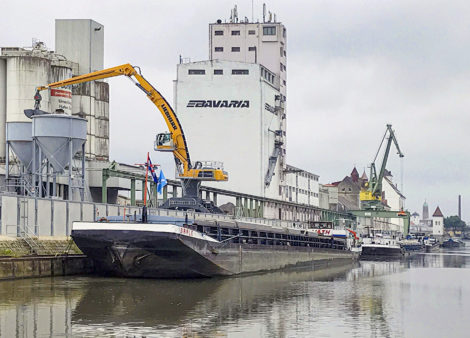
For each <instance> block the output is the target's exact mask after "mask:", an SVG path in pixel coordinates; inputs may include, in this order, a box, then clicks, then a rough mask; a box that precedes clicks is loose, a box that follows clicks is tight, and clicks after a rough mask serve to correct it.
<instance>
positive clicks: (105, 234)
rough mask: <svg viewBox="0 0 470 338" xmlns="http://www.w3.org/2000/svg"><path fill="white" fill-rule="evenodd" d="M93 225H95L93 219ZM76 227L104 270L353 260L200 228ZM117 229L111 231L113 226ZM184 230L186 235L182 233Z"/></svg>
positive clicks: (195, 270) (215, 270)
mask: <svg viewBox="0 0 470 338" xmlns="http://www.w3.org/2000/svg"><path fill="white" fill-rule="evenodd" d="M89 224H93V223H89ZM99 227H100V229H92V228H88V229H86V228H82V229H77V228H75V227H74V229H73V230H72V238H73V239H74V241H75V243H76V244H77V246H78V247H79V248H80V249H81V250H82V251H83V253H84V254H86V255H87V256H88V257H89V258H91V259H92V260H93V262H94V264H95V267H96V271H97V272H98V273H101V274H108V275H116V276H122V277H140V278H193V277H212V276H229V275H236V274H240V273H252V272H260V271H268V270H277V269H282V268H285V267H288V266H294V265H299V264H310V263H315V262H321V263H324V262H325V261H330V262H333V261H334V260H340V261H342V262H344V261H347V260H349V261H351V260H352V259H353V258H355V254H353V253H351V252H350V251H346V250H337V249H328V248H314V247H298V246H288V245H285V246H280V245H261V244H259V245H257V244H247V243H228V242H218V241H216V240H214V239H213V238H211V237H209V236H204V235H202V234H200V233H197V232H196V231H193V232H188V231H187V230H185V229H184V228H181V227H177V226H174V227H175V228H172V229H174V230H175V231H165V232H162V231H158V225H157V226H156V227H155V228H156V229H157V230H154V231H146V230H139V231H137V230H134V229H132V227H129V226H128V228H127V229H124V228H121V229H119V228H116V227H115V225H111V226H110V227H108V229H106V226H103V225H100V226H99ZM113 227H114V229H110V228H113ZM181 229H184V232H185V234H181V233H177V232H176V231H178V232H179V231H181Z"/></svg>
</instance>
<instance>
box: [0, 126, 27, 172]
mask: <svg viewBox="0 0 470 338" xmlns="http://www.w3.org/2000/svg"><path fill="white" fill-rule="evenodd" d="M6 132H7V135H6V141H7V142H8V143H9V144H10V147H11V149H12V150H13V152H14V153H15V155H16V157H18V159H19V160H20V162H21V164H23V166H24V168H25V170H26V172H31V160H32V158H33V137H32V122H7V123H6Z"/></svg>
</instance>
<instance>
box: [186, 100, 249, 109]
mask: <svg viewBox="0 0 470 338" xmlns="http://www.w3.org/2000/svg"><path fill="white" fill-rule="evenodd" d="M186 107H189V108H250V101H248V100H231V101H230V100H189V102H188V105H187V106H186Z"/></svg>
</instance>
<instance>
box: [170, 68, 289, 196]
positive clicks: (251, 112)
mask: <svg viewBox="0 0 470 338" xmlns="http://www.w3.org/2000/svg"><path fill="white" fill-rule="evenodd" d="M266 74H269V75H272V77H271V76H269V77H268V76H266ZM271 78H274V74H273V73H272V72H270V71H269V70H268V69H266V68H265V67H264V66H262V65H259V64H254V63H242V62H233V61H220V60H212V61H201V62H193V63H184V64H180V65H178V74H177V80H176V83H175V98H176V99H175V101H176V102H175V107H176V111H177V112H178V116H179V118H180V120H181V122H182V125H183V126H190V128H185V130H184V131H185V134H186V138H187V141H188V144H190V149H191V156H192V158H193V160H194V159H195V160H215V159H216V160H218V161H219V160H220V161H223V162H224V168H225V170H227V171H228V173H229V182H227V183H224V184H223V186H221V185H222V184H221V183H214V184H210V183H206V185H210V186H214V187H219V188H223V189H228V190H232V191H237V192H243V193H247V194H252V195H257V196H262V197H269V198H277V199H281V198H282V191H281V189H280V188H279V187H280V186H282V185H283V184H284V182H283V176H284V175H283V166H284V165H285V164H284V153H285V150H284V149H283V148H282V145H283V140H284V137H283V131H282V128H283V122H284V119H283V117H282V115H281V114H280V113H278V110H277V107H279V100H276V98H279V88H278V87H277V86H276V83H275V81H271V80H269V79H271ZM277 153H279V157H280V160H277V157H278V156H275V159H276V161H272V162H270V158H271V157H274V155H276V154H277ZM208 154H210V156H211V157H212V158H207V156H208ZM273 154H274V155H273Z"/></svg>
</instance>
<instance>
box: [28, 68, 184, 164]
mask: <svg viewBox="0 0 470 338" xmlns="http://www.w3.org/2000/svg"><path fill="white" fill-rule="evenodd" d="M121 75H125V76H127V77H128V78H130V79H131V80H133V82H134V83H135V85H136V86H137V87H139V88H140V89H141V90H142V91H143V92H144V93H145V94H146V95H147V97H148V98H149V100H150V101H152V102H153V104H154V105H155V106H156V107H157V108H158V110H159V111H160V112H161V114H162V116H163V118H164V119H165V123H166V125H167V127H168V130H169V131H170V133H171V137H172V140H173V144H174V147H173V148H174V150H173V154H174V156H175V159H177V161H176V162H177V164H179V163H181V164H182V166H183V173H188V172H189V171H190V169H191V159H190V156H189V151H188V146H187V144H186V139H185V137H184V133H183V129H182V127H181V124H180V123H179V120H178V117H177V116H176V114H175V112H174V111H173V109H172V108H171V106H170V105H169V103H168V102H167V101H166V100H165V98H164V97H163V96H162V95H161V94H160V92H159V91H158V90H156V89H155V88H154V87H153V86H152V85H151V84H150V83H149V82H148V81H147V80H146V79H145V78H144V77H143V76H142V75H141V73H140V69H139V71H137V69H136V68H135V67H133V66H132V65H130V64H128V63H127V64H123V65H120V66H117V67H112V68H108V69H104V70H99V71H96V72H93V73H89V74H84V75H80V76H76V77H72V78H70V79H66V80H62V81H58V82H54V83H50V84H48V85H45V86H41V87H38V88H37V93H36V95H37V94H38V92H40V91H42V90H45V89H49V88H58V87H64V86H69V85H73V84H79V83H84V82H90V81H95V80H102V79H106V78H111V77H116V76H121ZM134 78H135V80H134ZM39 97H40V96H39ZM37 108H39V107H37ZM178 162H179V163H178Z"/></svg>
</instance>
